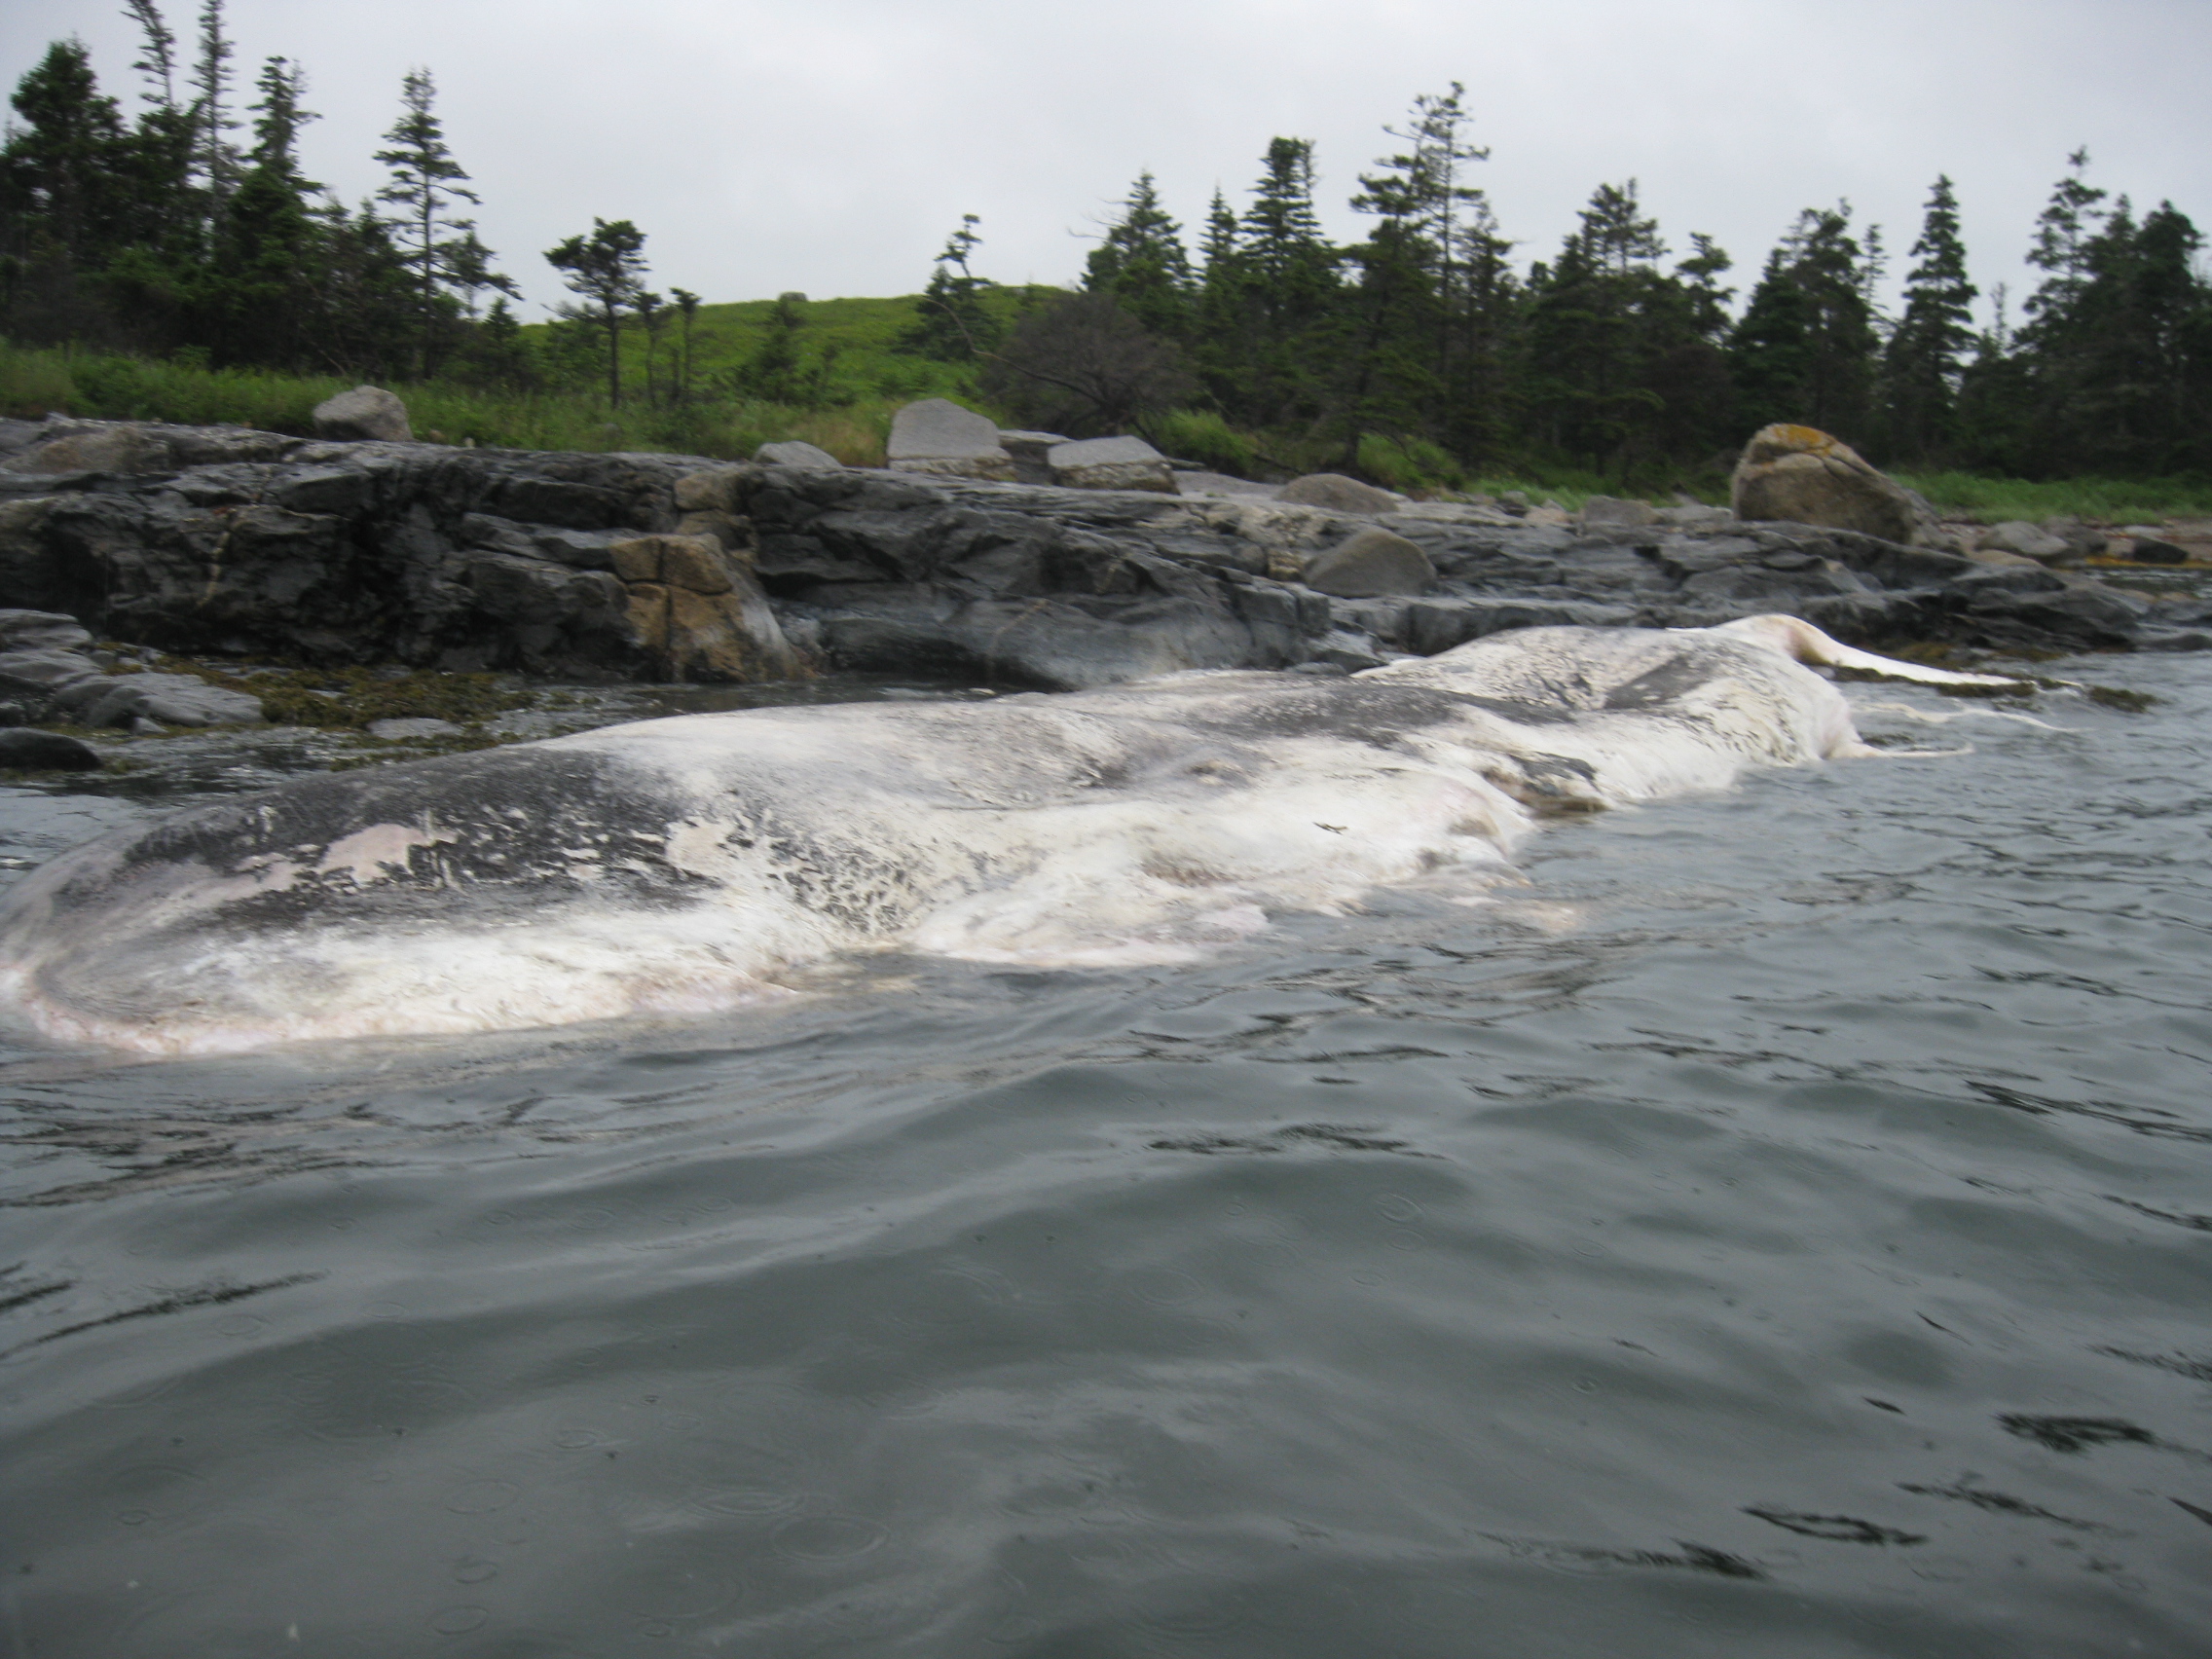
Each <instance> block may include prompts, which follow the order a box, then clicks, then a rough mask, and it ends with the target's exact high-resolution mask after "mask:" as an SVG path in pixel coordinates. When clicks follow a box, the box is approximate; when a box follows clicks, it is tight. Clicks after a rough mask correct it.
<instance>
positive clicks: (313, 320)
mask: <svg viewBox="0 0 2212 1659" xmlns="http://www.w3.org/2000/svg"><path fill="white" fill-rule="evenodd" d="M255 85H256V88H257V90H258V91H259V92H260V93H261V97H260V100H259V101H258V102H256V103H254V104H253V105H251V106H250V107H251V108H252V109H254V110H255V111H257V112H258V113H259V119H257V120H256V121H255V122H254V124H253V134H254V143H253V148H252V149H251V151H250V152H248V155H247V157H246V160H247V162H248V164H249V166H248V167H247V170H246V171H245V173H244V174H243V176H242V177H241V179H240V182H239V185H238V187H237V188H236V189H235V190H233V191H232V192H231V194H230V196H229V197H228V199H226V201H225V202H224V203H223V207H222V211H221V213H220V215H219V216H218V218H217V220H216V225H215V241H214V246H213V248H212V250H211V253H212V257H210V258H209V259H207V260H206V261H205V262H203V264H201V265H200V266H199V267H198V268H197V270H195V271H194V272H193V273H192V274H191V276H190V277H189V278H188V279H187V281H186V283H185V287H186V291H187V292H188V294H189V295H190V298H189V301H188V304H189V306H190V310H191V313H192V316H193V321H194V330H193V332H194V334H195V335H196V337H197V340H196V343H197V344H200V345H203V346H205V347H207V348H208V350H210V352H211V353H212V355H213V357H214V359H215V361H217V362H218V363H224V364H230V363H246V364H254V365H257V366H260V367H266V368H294V367H298V366H300V364H301V362H302V360H303V359H304V358H305V357H306V356H307V355H308V351H309V345H308V343H309V341H310V339H311V338H312V336H313V333H314V332H315V330H316V325H317V324H318V323H319V322H320V320H321V318H320V316H319V315H318V314H317V312H318V309H319V308H318V305H317V301H318V298H319V293H320V288H321V280H320V277H321V268H322V266H323V263H324V250H323V246H322V238H321V236H320V234H319V230H318V227H317V226H316V224H315V221H314V218H313V213H312V212H311V211H310V208H309V205H308V202H307V198H308V195H309V194H310V193H311V192H313V191H316V190H319V189H320V188H321V186H319V185H317V184H313V183H311V182H310V181H308V180H307V179H304V178H302V177H301V176H300V172H299V164H298V153H297V145H298V140H299V133H300V129H302V128H303V127H305V126H306V125H307V124H308V123H309V122H311V121H313V120H315V119H317V118H316V116H315V115H314V113H313V111H312V110H310V109H308V108H307V107H306V106H305V105H304V104H303V103H302V102H301V97H302V94H303V93H305V92H306V90H307V77H306V76H305V75H304V74H303V73H302V72H301V71H300V70H298V69H297V68H295V67H294V66H293V65H291V64H290V63H288V62H287V61H286V60H285V59H283V58H281V57H272V58H270V59H269V61H268V62H267V63H265V64H264V65H263V66H262V71H261V75H260V77H259V79H258V80H257V82H256V83H255Z"/></svg>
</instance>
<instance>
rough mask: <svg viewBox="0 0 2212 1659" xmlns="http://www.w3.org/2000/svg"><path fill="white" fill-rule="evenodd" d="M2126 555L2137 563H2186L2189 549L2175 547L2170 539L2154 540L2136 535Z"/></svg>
mask: <svg viewBox="0 0 2212 1659" xmlns="http://www.w3.org/2000/svg"><path fill="white" fill-rule="evenodd" d="M2127 556H2128V557H2129V558H2130V559H2132V560H2134V561H2135V562H2136V563H2137V564H2138V565H2186V564H2188V563H2189V550H2188V549H2187V548H2183V547H2176V546H2175V545H2174V544H2173V543H2172V542H2170V541H2154V540H2152V539H2151V538H2150V537H2148V536H2137V537H2136V539H2135V544H2134V546H2133V547H2131V548H2130V549H2129V550H2128V554H2127Z"/></svg>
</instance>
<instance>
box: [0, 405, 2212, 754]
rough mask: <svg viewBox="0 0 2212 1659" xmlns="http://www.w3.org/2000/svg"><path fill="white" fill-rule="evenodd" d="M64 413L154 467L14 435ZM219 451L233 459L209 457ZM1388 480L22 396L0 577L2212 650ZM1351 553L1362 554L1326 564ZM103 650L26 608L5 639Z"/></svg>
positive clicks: (695, 653) (2062, 596) (2155, 609)
mask: <svg viewBox="0 0 2212 1659" xmlns="http://www.w3.org/2000/svg"><path fill="white" fill-rule="evenodd" d="M107 433H118V434H120V435H118V436H116V437H114V438H113V439H112V440H110V439H107V438H106V437H105V436H104V434H107ZM993 436H994V439H995V437H996V432H995V429H994V432H993ZM95 439H97V440H100V442H99V443H94V442H93V441H92V440H95ZM64 440H67V442H68V444H69V445H70V446H72V447H71V449H70V452H69V453H71V454H72V455H74V456H75V457H76V458H77V459H83V457H84V456H85V455H86V454H88V453H92V452H95V451H96V452H97V453H100V454H102V455H105V456H106V457H107V458H108V459H109V460H110V461H113V460H115V459H116V458H117V457H125V458H128V457H130V456H137V457H140V458H155V459H158V460H159V461H160V464H159V465H158V466H156V467H154V468H153V469H152V470H147V471H141V472H132V473H127V472H123V471H118V470H113V469H102V468H93V467H78V468H73V469H69V470H62V471H46V472H40V471H33V470H29V469H28V468H26V467H25V466H24V465H23V464H22V463H23V461H25V460H26V459H30V460H32V461H34V463H36V458H40V457H52V456H54V455H55V454H56V453H57V449H56V446H58V445H61V444H62V443H63V441H64ZM102 445H104V448H103V447H102ZM993 447H994V448H997V447H998V446H997V444H996V443H995V442H994V445H993ZM201 453H210V454H213V455H215V456H218V457H220V458H222V459H216V460H212V461H207V462H204V463H187V462H185V461H183V458H184V457H185V456H187V455H190V454H201ZM1000 453H1001V454H1004V453H1006V452H1005V451H1004V450H1003V449H1001V450H1000ZM241 456H249V457H251V458H252V459H234V458H236V457H241ZM10 457H13V458H14V459H13V460H12V461H10V460H8V459H6V458H10ZM134 464H137V463H134ZM1389 506H1390V510H1389V511H1387V512H1383V513H1381V514H1379V515H1369V514H1367V513H1364V512H1346V511H1338V510H1332V509H1329V508H1326V507H1316V506H1308V505H1301V504H1298V503H1296V502H1285V501H1280V500H1270V499H1266V498H1259V497H1253V496H1240V495H1205V496H1182V495H1166V494H1162V493H1160V492H1157V491H1135V490H1098V489H1065V488H1057V487H1046V486H1035V485H1018V484H1009V483H1004V482H998V481H992V480H986V479H974V478H965V477H960V476H957V475H946V474H934V475H933V474H927V473H914V472H901V471H892V470H873V469H864V468H850V467H824V466H820V465H783V464H761V463H759V462H743V463H731V462H719V461H707V460H703V459H700V458H697V457H683V456H665V455H546V454H534V453H528V452H520V451H498V450H470V449H451V448H446V447H442V446H437V445H429V444H385V443H356V444H331V443H324V442H318V441H315V440H308V439H298V438H284V437H280V436H277V435H275V434H269V433H242V432H239V431H237V430H235V429H233V430H228V431H220V432H209V433H200V434H194V433H191V432H189V431H188V430H186V429H179V428H155V427H132V428H129V429H128V430H126V429H125V428H122V427H94V426H92V425H91V424H84V423H53V422H50V423H45V424H35V425H34V424H28V423H6V422H0V604H6V605H15V606H19V607H24V608H33V609H37V610H40V611H47V612H64V613H66V616H65V617H63V618H61V619H58V620H56V619H55V618H51V617H50V618H49V619H48V621H47V623H45V624H43V625H44V626H47V627H50V628H55V627H58V628H61V629H67V628H69V627H71V626H73V624H71V623H69V622H68V621H67V619H66V617H75V618H77V619H79V620H81V621H82V622H83V623H84V624H85V625H86V626H87V627H89V628H91V629H92V630H93V632H94V633H96V634H97V635H98V636H99V637H100V638H102V639H106V640H111V641H118V642H125V643H128V644H130V645H153V646H158V647H161V648H164V649H167V650H178V651H201V652H222V653H235V654H239V655H246V656H258V657H262V658H269V659H279V660H305V661H311V662H314V663H318V664H320V663H329V664H334V665H340V664H349V663H352V664H366V663H377V662H397V663H402V664H406V665H408V666H411V667H417V668H432V669H435V668H445V669H453V670H480V669H520V670H524V671H527V672H530V673H534V674H543V675H548V676H559V677H564V678H581V679H596V680H611V679H670V678H688V679H697V680H742V679H774V678H780V677H783V676H785V675H788V674H791V673H793V672H797V671H799V670H800V669H801V668H802V667H803V665H804V663H805V662H806V661H807V660H810V659H811V660H818V661H821V662H823V663H825V664H827V665H830V666H834V667H838V668H842V669H849V670H855V671H866V672H875V673H885V674H912V675H922V676H930V677H939V676H943V677H954V678H962V677H965V678H973V679H978V680H986V679H987V680H992V681H998V682H1008V683H1015V684H1025V685H1033V686H1041V687H1051V688H1076V687H1084V686H1091V685H1100V684H1106V683H1111V682H1118V681H1123V680H1128V679H1132V678H1136V677H1139V676H1143V675H1149V674H1158V673H1163V672H1168V671H1171V670H1177V669H1194V668H1240V667H1250V668H1293V667H1303V668H1307V669H1309V670H1310V671H1312V672H1316V673H1335V672H1340V671H1346V670H1356V669H1359V668H1362V667H1367V666H1372V665H1373V664H1375V663H1378V662H1382V661H1385V660H1388V659H1389V658H1390V657H1391V656H1393V655H1396V654H1399V653H1405V652H1417V653H1426V652H1433V651H1437V650H1442V649H1445V648H1448V647H1449V646H1451V645H1456V644H1458V643H1460V642H1461V641H1462V640H1466V639H1475V638H1480V637H1483V636H1484V635H1487V634H1491V633H1495V632H1499V631H1502V630H1504V629H1508V628H1517V627H1527V626H1531V625H1535V624H1540V623H1546V622H1578V623H1589V624H1613V623H1620V624H1627V623H1634V624H1637V625H1641V626H1646V627H1694V626H1704V625H1708V624H1712V623H1715V622H1724V621H1727V620H1730V619H1732V618H1734V617H1738V616H1744V615H1750V614H1754V613H1757V612H1762V611H1774V610H1780V611H1788V612H1791V613H1794V614H1796V615H1800V616H1803V617H1804V618H1805V619H1806V620H1808V621H1810V622H1813V623H1814V624H1815V625H1816V626H1819V627H1821V628H1823V629H1825V630H1826V631H1827V632H1829V633H1831V634H1834V635H1836V636H1837V637H1838V638H1841V639H1844V640H1847V641H1849V642H1851V643H1853V644H1857V645H1885V644H1890V645H1894V644H1898V643H1901V642H1906V641H1951V642H1956V643H1959V644H1963V645H1983V646H1999V647H2006V646H2028V647H2035V648H2038V649H2046V650H2076V649H2083V648H2124V647H2128V646H2151V647H2160V648H2189V647H2194V646H2204V645H2212V605H2207V604H2205V603H2204V602H2202V601H2196V600H2190V599H2179V600H2159V601H2154V600H2153V599H2151V598H2149V597H2146V596H2144V595H2140V594H2136V593H2133V592H2129V591H2126V590H2124V589H2120V588H2115V587H2110V586H2107V585H2105V584H2103V583H2101V582H2098V581H2097V580H2095V579H2093V578H2092V577H2090V576H2089V575H2087V574H2085V573H2081V572H2075V571H2057V570H2050V569H2046V568H2045V567H2043V566H2041V565H2037V564H2032V563H2030V564H2017V565H2014V564H2007V565H2003V566H1994V565H1989V564H1983V563H1978V562H1976V561H1974V560H1972V559H1969V558H1967V557H1965V556H1963V555H1961V554H1959V553H1956V552H1951V551H1947V550H1944V549H1939V548H1935V547H1923V546H1912V545H1907V544H1905V543H1902V542H1899V541H1896V540H1891V539H1885V538H1881V537H1876V536H1871V535H1864V534H1862V533H1859V532H1853V531H1846V530H1836V529H1831V528H1825V527H1819V526H1809V525H1804V524H1791V523H1779V522H1760V523H1735V522H1732V521H1731V522H1727V523H1722V524H1719V525H1709V524H1678V523H1670V522H1666V519H1665V515H1666V514H1667V513H1669V512H1672V511H1674V510H1675V509H1662V510H1661V514H1660V517H1661V522H1659V523H1655V524H1646V525H1619V526H1603V525H1600V526H1583V525H1575V524H1572V523H1553V522H1544V520H1543V519H1542V518H1539V516H1538V514H1536V513H1533V512H1532V513H1530V515H1529V516H1528V517H1525V518H1516V517H1514V516H1513V515H1511V514H1510V513H1508V512H1505V511H1502V510H1499V509H1497V508H1493V507H1490V506H1486V505H1482V504H1477V503H1458V502H1397V501H1395V500H1391V501H1390V502H1389ZM1559 517H1560V518H1562V519H1564V518H1565V515H1564V514H1562V515H1559ZM1363 537H1365V538H1380V539H1364V540H1363ZM1355 548H1356V549H1359V550H1360V551H1359V557H1358V559H1357V560H1352V559H1350V558H1349V557H1348V555H1349V553H1350V552H1351V551H1352V550H1353V549H1355ZM1347 565H1355V566H1356V567H1357V568H1358V571H1360V572H1363V573H1361V574H1359V575H1358V576H1357V577H1356V578H1347V579H1338V578H1337V577H1336V576H1333V575H1331V574H1330V571H1332V570H1333V569H1337V568H1339V567H1342V566H1347ZM1392 572H1394V573H1392ZM1324 588H1334V589H1335V590H1336V591H1334V592H1329V591H1323V589H1324ZM83 643H84V642H83V641H82V640H81V639H79V640H78V641H77V644H76V645H72V644H70V643H69V641H68V640H67V639H65V638H62V637H60V636H55V638H52V639H49V640H47V641H45V642H44V645H43V646H42V644H41V642H39V641H36V640H31V639H28V638H23V639H18V640H13V641H11V640H9V639H8V638H7V637H6V635H5V633H4V631H0V646H4V647H6V654H14V653H15V652H17V651H30V652H32V653H33V654H35V653H36V652H37V651H38V650H39V649H41V648H52V649H57V650H60V651H61V652H63V653H64V654H72V653H77V654H79V655H80V656H81V652H80V651H79V647H80V646H81V645H82V644H83ZM82 670H83V664H82V662H81V661H80V664H79V668H78V670H77V671H76V672H78V673H80V674H81V673H82ZM64 678H66V676H64ZM114 678H116V679H133V678H136V679H143V680H151V679H152V678H153V677H150V676H131V675H128V674H122V675H116V676H114ZM52 689H53V687H52V686H51V685H49V686H48V687H47V689H46V691H42V692H41V693H40V694H41V695H46V694H48V693H49V692H51V690H52ZM27 694H28V693H27V692H26V695H27ZM5 701H7V694H6V692H5V691H4V690H0V702H5ZM147 707H148V708H151V707H152V705H150V704H149V705H147ZM6 718H8V717H7V715H6V711H5V710H4V709H0V719H6ZM16 718H18V719H22V718H26V717H22V716H18V717H16ZM146 718H150V719H162V716H161V715H160V714H159V713H158V712H157V713H153V714H150V715H148V716H147V717H146Z"/></svg>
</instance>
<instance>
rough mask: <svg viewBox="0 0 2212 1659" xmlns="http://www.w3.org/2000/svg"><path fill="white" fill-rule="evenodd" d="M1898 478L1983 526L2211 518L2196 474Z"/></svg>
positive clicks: (1944, 509)
mask: <svg viewBox="0 0 2212 1659" xmlns="http://www.w3.org/2000/svg"><path fill="white" fill-rule="evenodd" d="M1896 476H1897V479H1898V482H1899V483H1900V484H1903V485H1904V486H1906V487H1907V488H1908V489H1913V490H1918V491H1919V492H1920V493H1921V494H1922V495H1923V496H1926V497H1927V498H1929V500H1930V501H1932V502H1934V503H1935V505H1936V509H1937V510H1938V511H1940V512H1941V513H1943V514H1944V515H1945V516H1946V517H1951V518H1972V519H1976V520H1978V521H1979V522H1981V523H1983V524H2003V523H2006V522H2007V521H2008V520H2011V519H2028V520H2032V521H2034V522H2036V523H2041V522H2042V521H2044V520H2045V519H2053V518H2079V519H2086V520H2089V521H2091V522H2094V523H2104V524H2157V523H2159V522H2161V521H2163V520H2165V519H2172V518H2212V481H2207V480H2205V479H2201V478H2150V479H2140V480H2127V479H2118V478H2056V479H2051V480H2048V481H2047V482H2042V483H2034V482H2030V481H2028V480H2026V479H2021V478H1982V477H1977V476H1975V475H1974V474H1972V473H1968V472H1922V473H1912V472H1900V473H1898V474H1897V475H1896Z"/></svg>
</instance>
